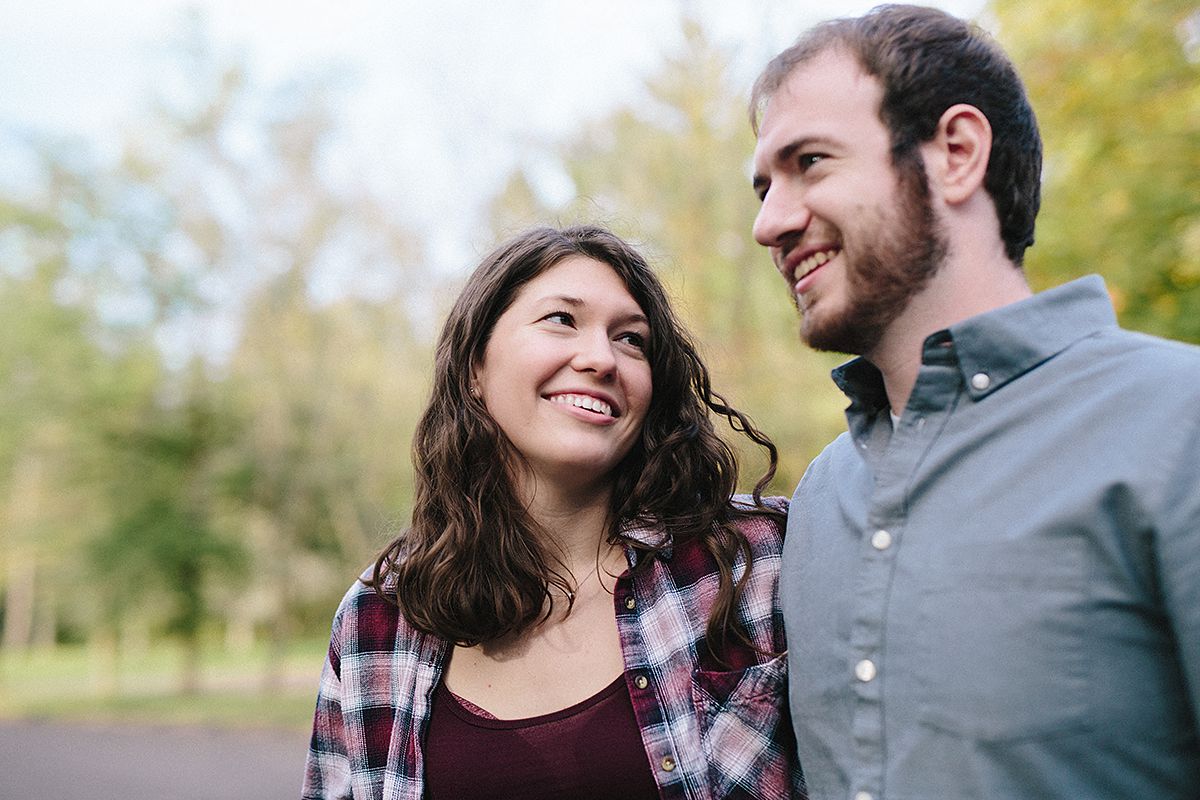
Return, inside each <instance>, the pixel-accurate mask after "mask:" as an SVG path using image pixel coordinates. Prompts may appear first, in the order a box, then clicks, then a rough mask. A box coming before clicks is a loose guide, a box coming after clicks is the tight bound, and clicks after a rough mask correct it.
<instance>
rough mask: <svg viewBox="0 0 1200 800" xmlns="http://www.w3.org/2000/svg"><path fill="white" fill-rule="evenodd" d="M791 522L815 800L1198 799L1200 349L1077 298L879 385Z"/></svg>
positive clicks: (801, 702)
mask: <svg viewBox="0 0 1200 800" xmlns="http://www.w3.org/2000/svg"><path fill="white" fill-rule="evenodd" d="M834 379H835V380H836V381H837V382H838V384H839V385H840V386H841V387H842V389H843V390H844V391H845V392H846V394H847V395H848V396H849V397H850V398H851V405H850V407H849V409H848V410H847V412H846V413H847V419H848V420H849V433H848V434H843V435H842V436H840V437H839V438H838V439H837V440H836V441H834V442H833V443H832V444H831V445H829V447H828V448H826V450H825V451H824V452H823V453H822V454H821V455H820V456H819V457H818V458H817V459H816V460H815V461H814V462H813V464H812V465H811V467H810V468H809V470H808V472H807V473H806V474H805V476H804V478H803V480H802V481H801V483H800V486H799V487H798V488H797V490H796V496H795V497H794V498H793V500H792V507H791V513H790V518H789V522H788V535H787V540H786V544H785V553H784V557H785V561H784V569H783V577H782V578H781V580H780V584H781V594H782V598H783V603H784V614H785V622H786V625H787V634H788V641H789V653H790V656H789V669H790V676H791V706H792V715H793V718H794V722H795V726H796V734H797V740H798V745H799V750H800V757H801V763H802V764H803V765H804V770H805V773H806V774H807V777H808V783H809V789H810V792H811V796H812V798H813V799H814V800H826V799H827V798H837V799H838V800H854V799H855V798H862V799H863V800H866V798H876V800H878V798H889V799H890V800H918V798H919V799H920V800H934V799H935V798H953V800H969V798H989V799H990V798H1039V800H1040V799H1042V798H1063V799H1064V800H1066V799H1067V798H1070V800H1083V799H1085V798H1086V800H1103V799H1104V798H1113V799H1114V800H1116V798H1120V799H1121V800H1129V798H1139V800H1141V798H1146V799H1147V800H1149V799H1150V798H1153V800H1173V799H1174V798H1179V800H1184V798H1187V799H1188V800H1195V798H1196V797H1200V741H1198V738H1197V718H1198V716H1200V348H1195V347H1192V346H1189V345H1183V344H1179V343H1175V342H1168V341H1164V340H1161V339H1155V338H1152V337H1149V336H1144V335H1141V334H1137V333H1131V332H1128V331H1123V330H1121V329H1120V328H1118V327H1117V325H1116V321H1115V318H1114V315H1113V312H1112V308H1111V305H1110V304H1109V301H1108V297H1107V294H1106V291H1105V288H1104V284H1103V282H1102V281H1101V280H1100V279H1099V278H1098V277H1095V276H1093V277H1089V278H1084V279H1082V280H1079V281H1075V282H1073V283H1070V284H1067V285H1065V286H1061V287H1059V288H1057V289H1053V290H1051V291H1048V292H1044V293H1042V294H1039V295H1037V296H1035V297H1033V298H1031V299H1029V300H1026V301H1023V302H1020V303H1016V304H1013V305H1010V306H1006V307H1004V308H1001V309H998V310H996V311H993V312H990V313H987V314H984V315H981V316H978V317H975V318H973V319H970V320H967V321H966V322H963V323H961V324H959V325H955V326H953V327H951V328H950V329H948V330H945V331H941V332H939V333H936V334H934V335H932V336H930V337H929V338H928V339H927V340H926V342H925V345H924V350H923V354H922V366H921V369H920V373H919V375H918V377H917V382H916V385H915V387H914V390H913V394H912V397H911V399H910V400H909V403H908V406H907V408H905V409H904V413H903V415H902V416H901V418H900V420H899V422H898V424H897V425H896V427H895V429H894V430H893V425H892V421H891V419H890V417H889V413H888V404H887V397H886V395H885V393H884V389H883V382H882V379H881V376H880V375H879V372H878V371H877V370H876V369H875V368H874V367H873V366H872V365H870V364H869V363H867V362H866V361H863V360H862V359H858V360H855V361H852V362H850V363H849V364H846V365H844V366H843V367H840V368H839V369H838V370H837V371H835V373H834Z"/></svg>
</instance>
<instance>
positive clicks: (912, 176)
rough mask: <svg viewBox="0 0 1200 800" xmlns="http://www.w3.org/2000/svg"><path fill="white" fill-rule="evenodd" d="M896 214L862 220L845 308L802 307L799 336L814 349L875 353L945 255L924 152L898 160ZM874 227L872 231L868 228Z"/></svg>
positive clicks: (845, 252)
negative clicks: (827, 311) (813, 310)
mask: <svg viewBox="0 0 1200 800" xmlns="http://www.w3.org/2000/svg"><path fill="white" fill-rule="evenodd" d="M896 176H897V188H898V192H897V198H896V201H895V205H894V209H895V210H894V213H893V214H891V215H890V216H884V215H882V214H881V215H877V218H876V219H872V220H869V221H867V222H866V223H865V224H861V223H860V224H859V225H858V226H857V227H858V229H859V230H860V231H862V232H863V233H862V235H861V236H859V237H857V238H858V239H859V241H861V242H862V244H861V245H859V246H858V247H857V248H855V252H853V253H851V251H850V250H849V249H848V248H847V249H844V250H843V255H844V256H845V257H846V268H845V271H846V287H847V292H846V295H847V303H846V307H845V308H844V309H842V310H841V311H840V312H839V313H835V314H832V315H828V316H821V315H819V314H809V313H804V312H803V311H802V312H801V313H802V314H803V319H802V320H801V325H800V335H801V337H802V338H803V339H804V341H805V342H806V343H807V344H808V345H809V346H810V347H812V348H813V349H816V350H828V351H832V352H838V353H852V354H854V355H863V354H866V353H869V352H871V351H872V350H873V349H874V348H875V346H876V345H877V344H878V343H879V340H880V339H881V338H882V337H883V334H884V333H885V332H886V331H887V328H888V326H889V325H891V324H892V323H893V322H894V321H895V320H896V318H897V317H899V316H900V315H901V314H902V313H903V312H904V310H905V309H906V308H907V307H908V303H909V301H910V300H911V299H912V298H913V296H914V295H916V294H917V293H918V292H920V291H921V290H922V289H923V288H925V286H926V284H928V283H929V280H930V279H931V278H932V277H933V276H934V275H935V274H936V273H937V271H938V268H939V267H940V266H941V264H942V261H943V260H944V259H945V257H946V241H945V236H944V235H943V234H942V231H941V230H940V229H939V226H938V224H937V220H936V218H935V216H934V213H933V205H932V204H931V203H930V200H929V182H928V179H927V178H926V175H925V164H924V162H923V160H922V159H921V158H920V156H919V155H916V154H914V156H913V157H910V158H909V159H906V160H904V161H903V162H901V163H900V164H898V165H897V168H896ZM871 229H874V233H873V234H869V233H866V231H868V230H871Z"/></svg>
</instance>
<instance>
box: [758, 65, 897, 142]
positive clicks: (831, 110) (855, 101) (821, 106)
mask: <svg viewBox="0 0 1200 800" xmlns="http://www.w3.org/2000/svg"><path fill="white" fill-rule="evenodd" d="M882 97H883V87H882V85H881V84H880V82H879V80H878V79H877V78H875V77H874V76H872V75H868V74H867V72H866V70H865V69H863V67H862V65H861V64H860V63H859V62H858V59H857V58H855V57H854V56H853V55H851V54H849V53H847V52H845V51H844V50H842V49H839V48H826V49H825V50H822V51H821V52H820V53H818V54H816V55H814V56H813V57H811V58H809V59H807V60H805V61H803V62H801V63H800V64H797V65H796V66H795V67H794V68H793V69H792V71H791V72H790V73H789V74H788V76H787V77H786V78H785V79H784V80H783V82H782V83H781V84H780V85H779V88H778V89H776V90H775V92H773V93H772V94H771V96H770V97H769V98H768V99H767V102H766V106H765V107H764V109H763V114H762V122H761V124H760V126H759V140H760V142H761V141H762V139H763V138H765V137H766V136H767V134H768V133H769V131H770V129H771V128H772V127H774V126H775V125H777V124H781V121H782V120H786V124H787V126H788V127H789V128H790V127H793V126H795V125H796V124H799V123H801V122H807V123H811V124H813V125H817V124H819V123H820V122H822V121H829V122H833V121H835V120H841V119H844V118H845V117H846V116H848V115H854V114H862V113H863V112H866V113H869V114H870V115H871V116H874V117H877V116H878V112H879V103H880V100H881V99H882Z"/></svg>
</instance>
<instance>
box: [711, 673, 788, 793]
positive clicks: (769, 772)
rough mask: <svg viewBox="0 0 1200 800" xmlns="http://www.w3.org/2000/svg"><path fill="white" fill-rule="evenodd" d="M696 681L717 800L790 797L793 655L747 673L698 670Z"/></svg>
mask: <svg viewBox="0 0 1200 800" xmlns="http://www.w3.org/2000/svg"><path fill="white" fill-rule="evenodd" d="M693 678H694V679H693V681H692V700H693V702H694V703H695V705H696V711H697V721H698V724H699V727H700V741H701V744H702V746H703V748H704V756H705V760H706V761H707V763H708V779H709V789H710V791H711V797H712V798H714V800H717V799H719V798H750V797H754V798H776V797H778V798H787V797H789V796H790V787H789V784H788V780H789V776H788V766H789V765H790V764H791V763H792V760H793V756H792V754H791V753H790V752H785V750H786V749H790V748H791V744H790V741H791V731H790V729H789V730H781V728H782V727H784V726H790V725H791V722H790V719H789V718H788V716H787V714H786V708H787V654H786V653H785V654H783V655H781V656H778V657H776V658H773V659H771V660H770V661H767V662H764V663H762V664H755V665H754V666H751V667H747V668H746V669H743V670H732V671H716V670H703V669H697V670H696V671H695V672H694V675H693Z"/></svg>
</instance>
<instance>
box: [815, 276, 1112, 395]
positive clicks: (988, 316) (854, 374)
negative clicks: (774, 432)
mask: <svg viewBox="0 0 1200 800" xmlns="http://www.w3.org/2000/svg"><path fill="white" fill-rule="evenodd" d="M1116 324H1117V318H1116V314H1115V313H1114V312H1113V308H1112V302H1111V300H1110V299H1109V296H1108V290H1107V288H1106V287H1105V285H1104V279H1103V278H1101V277H1100V276H1099V275H1088V276H1087V277H1084V278H1080V279H1078V280H1074V281H1071V282H1070V283H1066V284H1063V285H1062V286H1057V287H1055V288H1053V289H1049V290H1047V291H1044V292H1040V293H1038V294H1036V295H1034V296H1033V297H1030V298H1027V299H1025V300H1021V301H1019V302H1016V303H1011V304H1009V305H1006V306H1002V307H1000V308H997V309H994V310H992V311H989V312H987V313H984V314H980V315H978V316H975V317H971V318H970V319H967V320H964V321H962V322H960V323H958V324H956V325H951V326H950V327H949V328H947V329H944V330H941V331H938V332H936V333H933V334H931V335H930V336H929V337H927V338H926V339H925V343H924V346H923V352H922V363H926V364H928V363H936V362H940V361H943V360H944V359H945V353H946V345H947V344H952V345H953V353H954V357H955V358H956V359H957V361H958V368H959V370H960V371H961V372H962V379H963V385H964V386H965V387H966V391H967V394H968V395H969V396H970V397H971V398H972V399H974V400H979V399H981V398H983V397H986V396H987V395H989V394H991V393H992V392H994V391H996V390H997V389H999V388H1000V387H1001V386H1003V385H1005V384H1006V383H1008V382H1009V381H1011V380H1013V379H1014V378H1016V377H1018V376H1020V375H1022V374H1024V373H1026V372H1028V371H1029V370H1031V369H1033V368H1034V367H1036V366H1037V365H1038V364H1041V363H1043V362H1045V361H1047V360H1049V359H1050V358H1053V357H1054V356H1056V355H1058V354H1059V353H1061V352H1062V351H1063V350H1065V349H1067V348H1068V347H1070V346H1071V345H1072V344H1074V343H1075V342H1078V341H1079V340H1081V339H1084V338H1087V337H1088V336H1092V335H1093V334H1095V333H1097V332H1099V331H1101V330H1103V329H1105V328H1110V327H1115V326H1116ZM833 380H834V382H835V383H836V384H837V385H838V388H840V389H841V390H842V391H843V392H845V393H846V395H847V396H848V397H849V398H850V400H851V406H850V409H849V410H850V411H860V412H874V411H878V410H879V409H881V408H884V407H886V406H887V392H886V391H885V389H884V386H883V376H882V375H881V374H880V372H879V370H878V369H876V367H875V366H874V365H873V364H871V363H870V362H869V361H867V360H866V359H863V358H856V359H854V360H853V361H849V362H847V363H845V364H843V365H842V366H840V367H838V368H837V369H835V370H834V371H833Z"/></svg>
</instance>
